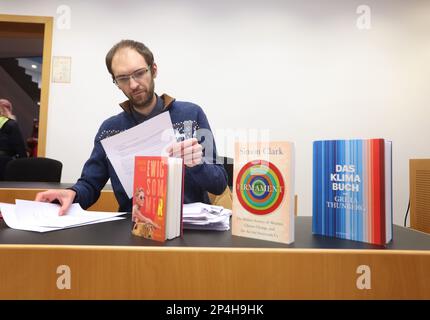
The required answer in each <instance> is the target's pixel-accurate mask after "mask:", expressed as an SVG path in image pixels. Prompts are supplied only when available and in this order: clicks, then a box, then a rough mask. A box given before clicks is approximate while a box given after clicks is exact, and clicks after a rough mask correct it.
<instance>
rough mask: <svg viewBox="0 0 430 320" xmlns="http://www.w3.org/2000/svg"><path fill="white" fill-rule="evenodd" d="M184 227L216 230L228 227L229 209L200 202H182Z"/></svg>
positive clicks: (227, 228) (223, 229)
mask: <svg viewBox="0 0 430 320" xmlns="http://www.w3.org/2000/svg"><path fill="white" fill-rule="evenodd" d="M182 212H183V223H184V224H183V226H184V229H200V230H217V231H225V230H229V229H230V216H231V210H229V209H225V208H223V207H221V206H213V205H209V204H205V203H201V202H195V203H190V204H184V207H183V211H182Z"/></svg>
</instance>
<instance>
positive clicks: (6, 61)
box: [0, 58, 40, 103]
mask: <svg viewBox="0 0 430 320" xmlns="http://www.w3.org/2000/svg"><path fill="white" fill-rule="evenodd" d="M0 66H1V67H2V68H3V69H4V70H5V71H6V72H7V73H8V74H9V75H10V76H11V78H12V79H14V80H15V82H16V83H17V84H18V85H19V86H20V87H21V88H22V89H23V90H24V91H25V92H26V93H27V94H28V95H29V96H30V98H31V99H32V100H33V101H34V102H35V103H37V102H39V101H40V87H39V84H38V83H36V82H34V81H33V80H32V76H31V75H28V74H27V73H26V68H25V67H24V68H23V67H21V66H20V65H19V62H18V59H15V58H2V59H0ZM30 68H31V66H30ZM39 70H40V69H39ZM36 78H37V76H36ZM38 81H39V82H40V75H39V80H38Z"/></svg>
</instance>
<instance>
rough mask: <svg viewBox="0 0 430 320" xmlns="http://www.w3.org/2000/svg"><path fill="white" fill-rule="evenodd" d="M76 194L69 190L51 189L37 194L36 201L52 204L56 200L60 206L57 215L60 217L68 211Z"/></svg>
mask: <svg viewBox="0 0 430 320" xmlns="http://www.w3.org/2000/svg"><path fill="white" fill-rule="evenodd" d="M75 196H76V192H75V191H73V190H69V189H52V190H46V191H43V192H39V193H38V194H37V195H36V199H35V200H36V201H40V202H52V201H54V200H58V201H59V202H60V204H61V207H60V211H58V215H59V216H62V215H63V214H65V213H66V212H67V210H69V208H70V206H71V204H72V203H73V200H74V199H75Z"/></svg>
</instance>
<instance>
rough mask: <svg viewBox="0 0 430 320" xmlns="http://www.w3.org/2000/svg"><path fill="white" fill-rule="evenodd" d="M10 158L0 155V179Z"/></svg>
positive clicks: (0, 179) (2, 178)
mask: <svg viewBox="0 0 430 320" xmlns="http://www.w3.org/2000/svg"><path fill="white" fill-rule="evenodd" d="M11 160H12V157H10V156H5V155H0V181H2V180H4V171H5V170H6V165H7V164H8V163H9V161H11Z"/></svg>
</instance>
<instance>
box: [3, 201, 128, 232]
mask: <svg viewBox="0 0 430 320" xmlns="http://www.w3.org/2000/svg"><path fill="white" fill-rule="evenodd" d="M59 207H60V206H59V205H58V204H52V203H44V202H36V201H27V200H16V205H14V204H7V203H0V208H1V212H2V214H3V219H4V221H5V223H6V224H7V225H8V226H9V227H10V228H13V229H19V230H26V231H37V232H47V231H55V230H60V229H64V228H72V227H78V226H82V225H87V224H93V223H100V222H107V221H113V220H119V219H124V218H122V217H118V216H120V215H123V214H125V212H92V211H91V212H87V211H85V210H83V209H82V208H81V207H80V206H79V204H73V205H72V206H71V208H70V210H69V211H68V212H67V214H66V215H63V216H58V210H59ZM93 213H94V214H93Z"/></svg>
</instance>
